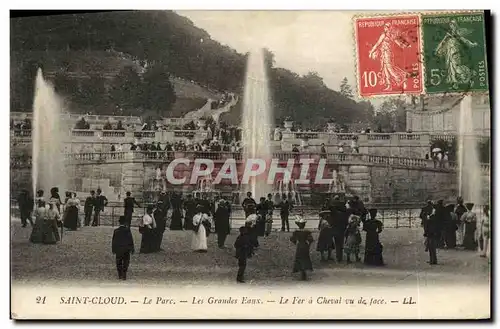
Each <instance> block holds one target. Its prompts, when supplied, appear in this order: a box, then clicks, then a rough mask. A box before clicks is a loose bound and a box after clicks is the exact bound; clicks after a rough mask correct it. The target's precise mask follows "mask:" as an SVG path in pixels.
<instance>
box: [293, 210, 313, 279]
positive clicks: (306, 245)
mask: <svg viewBox="0 0 500 329" xmlns="http://www.w3.org/2000/svg"><path fill="white" fill-rule="evenodd" d="M295 224H297V226H298V227H299V229H298V230H296V231H295V232H293V234H292V236H291V237H290V241H291V242H292V243H293V244H295V245H296V246H297V248H296V249H295V260H294V262H293V270H292V272H293V273H297V272H300V278H301V280H304V281H305V280H307V273H306V271H312V270H313V267H312V262H311V255H310V254H309V252H310V249H311V244H312V243H313V241H314V239H313V237H312V234H311V232H310V231H309V230H306V229H304V228H305V226H306V220H305V219H304V218H303V217H300V216H297V220H296V221H295Z"/></svg>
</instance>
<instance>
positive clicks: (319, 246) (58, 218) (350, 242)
mask: <svg viewBox="0 0 500 329" xmlns="http://www.w3.org/2000/svg"><path fill="white" fill-rule="evenodd" d="M18 201H19V208H20V212H21V221H22V225H23V227H26V226H27V223H28V222H29V223H30V224H31V225H32V226H33V230H32V233H31V236H30V241H31V242H33V243H43V244H55V243H57V242H58V241H60V240H61V238H62V235H63V232H64V228H66V229H67V230H77V229H78V227H79V226H81V225H82V224H81V222H80V220H79V211H80V201H79V199H78V198H77V196H76V194H74V193H70V192H67V193H66V199H65V201H64V202H62V201H61V198H60V196H59V191H58V189H57V188H53V189H51V191H50V197H49V199H48V202H46V201H45V199H44V191H42V190H39V191H38V192H37V196H36V199H35V200H34V203H35V205H36V207H35V211H34V217H35V222H33V221H32V219H31V209H32V207H33V199H31V198H30V196H29V193H28V192H27V191H23V192H22V193H21V195H20V196H19V198H18ZM47 204H48V206H47ZM106 205H107V199H106V197H105V196H103V195H102V193H101V191H100V190H99V189H98V190H97V193H94V191H91V193H90V195H89V196H88V197H87V198H86V200H85V203H84V223H83V225H86V226H88V225H90V222H91V220H92V223H91V225H92V226H98V225H100V214H101V212H102V211H103V210H104V207H106ZM241 206H242V208H243V211H244V214H245V215H244V216H245V224H244V226H242V227H240V228H238V230H239V236H238V237H237V239H236V241H235V243H234V248H235V257H236V258H237V259H238V263H237V264H238V271H237V278H236V280H237V281H238V282H244V281H245V280H244V273H245V268H246V266H247V262H248V260H249V259H250V258H252V257H254V256H255V255H256V251H257V250H258V249H259V248H260V247H261V246H260V244H259V239H260V238H265V237H268V236H269V235H271V234H272V226H273V221H274V220H275V219H276V217H277V216H279V218H280V220H281V231H283V232H285V231H287V232H290V223H289V222H290V217H291V216H290V215H291V214H292V213H294V209H295V205H294V202H293V199H292V198H291V196H290V195H283V196H281V198H280V199H279V200H276V199H274V198H273V195H271V194H269V195H268V196H267V198H266V197H261V198H260V199H259V202H257V201H256V200H255V199H254V198H253V196H252V194H251V193H250V192H248V193H247V196H246V198H245V199H244V200H243V202H242V203H241ZM135 207H141V205H140V204H139V203H138V202H137V201H136V200H135V198H134V197H133V196H132V195H131V193H130V192H127V193H126V197H125V199H124V200H123V209H124V211H123V216H120V220H119V223H120V227H119V228H117V229H116V230H115V234H114V236H113V242H112V252H113V253H114V254H116V265H117V271H118V277H119V279H121V280H124V279H126V272H127V268H128V264H129V262H130V254H131V253H133V252H134V251H135V250H134V243H133V240H132V241H131V239H133V238H132V234H131V233H130V229H131V227H132V226H133V225H132V224H133V223H132V221H133V214H134V208H135ZM473 207H474V204H472V203H465V204H464V201H463V199H462V198H458V200H457V203H456V204H450V205H447V206H445V205H444V203H443V201H442V200H439V201H437V202H436V203H433V202H432V201H428V203H427V205H426V206H425V207H423V208H422V210H421V213H420V218H421V219H422V227H423V229H424V245H425V251H426V252H428V253H429V263H430V264H431V265H435V264H437V251H436V249H439V248H446V249H455V248H463V249H465V250H479V254H480V256H481V257H488V258H489V257H490V252H491V251H490V246H491V242H490V226H489V225H490V224H489V223H490V222H489V207H488V206H485V207H484V209H483V214H482V216H480V218H478V217H477V215H476V214H475V213H474V212H472V210H473ZM145 208H146V213H145V214H144V216H142V217H140V220H139V222H138V229H139V232H140V234H141V235H142V239H141V247H140V253H144V254H147V253H156V252H159V251H161V250H162V249H161V246H162V240H163V236H164V233H165V231H166V228H167V227H168V228H169V229H170V230H171V231H175V230H186V231H192V237H191V239H192V241H191V248H192V250H193V252H200V253H205V252H207V251H208V243H207V241H208V237H209V236H210V234H211V233H215V234H216V236H217V245H218V247H219V248H226V246H225V243H226V238H227V236H228V235H229V234H230V231H231V229H232V227H231V214H232V205H231V202H230V201H228V200H226V199H225V198H224V197H223V196H220V195H218V194H215V195H214V196H213V199H210V198H209V194H208V193H198V194H195V195H191V194H189V195H187V196H186V197H184V196H183V195H182V194H180V193H171V194H167V193H166V192H164V191H162V192H160V194H159V195H158V197H157V200H156V201H155V202H154V204H149V205H146V207H145ZM377 213H378V212H377V209H366V208H365V206H364V204H363V202H362V201H361V200H360V199H359V197H357V196H354V197H353V198H352V199H349V200H347V199H344V198H343V197H341V196H339V195H335V196H334V197H333V198H332V199H331V200H327V201H326V202H325V204H324V205H323V207H322V208H321V210H320V212H319V225H318V230H319V235H318V239H317V242H316V249H315V250H316V252H318V253H319V254H320V257H321V261H322V262H329V261H334V262H336V263H342V262H344V261H345V262H346V263H351V262H361V261H363V262H364V263H365V264H366V265H371V266H383V265H385V263H384V258H383V245H382V243H381V241H380V238H379V235H380V234H381V233H382V231H383V223H382V222H381V221H380V220H378V219H377ZM278 214H279V215H278ZM292 218H293V219H294V222H295V224H296V225H297V227H298V229H297V230H295V231H294V232H293V233H292V235H291V236H290V241H291V243H293V244H295V245H296V247H295V248H296V252H295V258H294V263H293V266H292V269H293V272H294V273H295V272H299V273H300V277H301V279H302V280H307V272H308V271H312V270H313V267H312V262H311V256H310V252H311V250H312V245H313V244H314V239H313V235H312V231H311V230H308V229H306V228H305V225H306V223H307V220H306V219H305V218H304V217H303V214H302V213H301V211H300V210H299V211H297V212H295V214H294V216H292ZM59 228H60V231H59ZM363 231H364V232H366V235H365V239H364V248H361V245H362V243H363V238H362V234H361V233H362V232H363ZM362 249H364V257H363V259H362V257H361V255H360V253H361V250H362Z"/></svg>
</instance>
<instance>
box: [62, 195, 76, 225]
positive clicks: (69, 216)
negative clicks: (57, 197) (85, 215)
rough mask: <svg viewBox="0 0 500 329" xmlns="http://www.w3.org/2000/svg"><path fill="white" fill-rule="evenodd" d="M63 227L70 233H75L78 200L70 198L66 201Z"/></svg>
mask: <svg viewBox="0 0 500 329" xmlns="http://www.w3.org/2000/svg"><path fill="white" fill-rule="evenodd" d="M70 196H71V194H70ZM64 227H65V228H67V229H69V230H71V231H76V229H77V227H78V200H77V199H76V198H73V197H70V198H69V199H67V200H66V208H65V209H64Z"/></svg>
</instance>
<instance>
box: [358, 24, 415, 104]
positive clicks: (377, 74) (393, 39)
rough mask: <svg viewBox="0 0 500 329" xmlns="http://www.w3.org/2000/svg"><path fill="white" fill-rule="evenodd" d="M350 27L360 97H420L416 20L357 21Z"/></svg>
mask: <svg viewBox="0 0 500 329" xmlns="http://www.w3.org/2000/svg"><path fill="white" fill-rule="evenodd" d="M354 24H355V32H356V49H357V69H358V72H357V73H358V81H357V82H358V91H359V94H360V96H361V97H369V96H380V95H397V94H420V93H422V91H423V86H422V62H421V59H420V58H421V56H420V48H421V39H420V19H419V16H418V15H403V16H399V15H398V16H378V17H360V18H356V19H355V20H354Z"/></svg>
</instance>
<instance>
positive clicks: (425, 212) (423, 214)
mask: <svg viewBox="0 0 500 329" xmlns="http://www.w3.org/2000/svg"><path fill="white" fill-rule="evenodd" d="M433 211H434V205H433V204H432V200H427V204H426V205H425V207H423V208H422V210H420V216H419V217H420V219H421V220H422V222H421V223H420V226H422V227H424V225H425V221H426V220H428V219H429V216H430V215H431V214H432V212H433Z"/></svg>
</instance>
